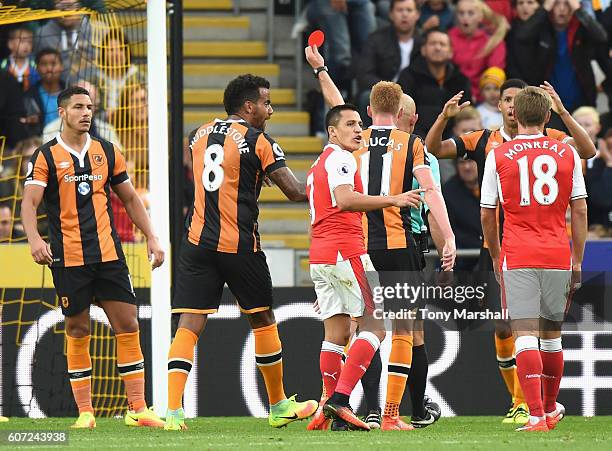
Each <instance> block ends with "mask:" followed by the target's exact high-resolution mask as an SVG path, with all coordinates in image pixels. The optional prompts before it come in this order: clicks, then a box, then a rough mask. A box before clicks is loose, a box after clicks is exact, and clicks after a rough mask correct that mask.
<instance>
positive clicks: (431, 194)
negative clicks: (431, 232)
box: [414, 167, 457, 271]
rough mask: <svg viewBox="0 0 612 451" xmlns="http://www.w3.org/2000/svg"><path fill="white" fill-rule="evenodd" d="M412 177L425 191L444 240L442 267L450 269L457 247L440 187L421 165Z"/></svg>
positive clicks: (428, 171) (429, 171)
mask: <svg viewBox="0 0 612 451" xmlns="http://www.w3.org/2000/svg"><path fill="white" fill-rule="evenodd" d="M414 177H415V178H416V179H417V182H419V186H420V187H421V188H423V189H424V191H425V202H426V203H427V206H428V207H429V211H431V214H432V215H433V217H434V218H435V220H436V225H437V226H438V227H439V229H440V232H441V235H442V238H443V241H444V244H443V246H442V269H443V270H444V271H450V270H451V269H453V266H455V258H456V256H457V248H456V246H455V234H454V233H453V229H452V228H451V225H450V221H449V220H448V212H447V211H446V204H445V203H444V198H443V197H442V193H441V192H440V188H439V187H438V186H437V185H436V184H435V182H434V179H433V175H432V173H431V169H430V168H428V167H421V168H418V169H416V170H415V171H414Z"/></svg>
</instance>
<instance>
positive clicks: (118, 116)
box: [113, 84, 149, 189]
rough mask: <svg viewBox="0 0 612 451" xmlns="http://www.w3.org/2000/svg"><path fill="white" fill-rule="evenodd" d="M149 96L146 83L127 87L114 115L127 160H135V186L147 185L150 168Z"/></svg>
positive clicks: (114, 121)
mask: <svg viewBox="0 0 612 451" xmlns="http://www.w3.org/2000/svg"><path fill="white" fill-rule="evenodd" d="M148 117H149V110H148V97H147V89H146V88H145V87H144V85H141V84H136V85H133V86H128V87H126V88H125V89H124V90H123V92H122V93H121V97H120V100H119V109H118V110H117V112H116V113H115V114H114V115H113V118H114V120H113V123H114V124H115V128H116V129H117V131H118V132H119V139H120V140H121V142H122V143H123V151H124V153H125V157H126V160H129V161H133V162H134V172H135V177H134V181H133V183H134V186H135V187H136V189H138V188H142V187H146V186H147V183H146V171H147V170H148V168H149V160H148V148H149V126H148Z"/></svg>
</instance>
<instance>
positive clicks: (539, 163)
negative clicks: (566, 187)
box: [517, 155, 559, 207]
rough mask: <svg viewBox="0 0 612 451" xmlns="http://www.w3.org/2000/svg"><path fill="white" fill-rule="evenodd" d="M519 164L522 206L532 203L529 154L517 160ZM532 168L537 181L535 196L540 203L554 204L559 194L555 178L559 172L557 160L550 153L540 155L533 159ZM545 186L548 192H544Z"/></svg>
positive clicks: (534, 186) (534, 184)
mask: <svg viewBox="0 0 612 451" xmlns="http://www.w3.org/2000/svg"><path fill="white" fill-rule="evenodd" d="M517 163H518V166H519V184H520V187H521V203H520V206H521V207H526V206H528V205H531V193H530V192H529V167H528V165H529V160H528V159H527V156H524V157H522V158H519V159H518V160H517ZM544 165H546V171H544ZM531 170H532V172H533V176H534V177H535V181H534V182H533V189H532V191H533V197H534V198H535V200H536V201H537V202H538V203H539V204H540V205H550V204H552V203H553V202H554V201H555V200H556V199H557V196H558V195H559V184H558V183H557V180H556V179H555V174H556V173H557V162H556V161H555V159H554V158H553V157H552V156H550V155H538V156H537V157H536V158H534V159H533V163H532V165H531ZM544 186H546V188H547V190H546V191H547V193H546V194H544Z"/></svg>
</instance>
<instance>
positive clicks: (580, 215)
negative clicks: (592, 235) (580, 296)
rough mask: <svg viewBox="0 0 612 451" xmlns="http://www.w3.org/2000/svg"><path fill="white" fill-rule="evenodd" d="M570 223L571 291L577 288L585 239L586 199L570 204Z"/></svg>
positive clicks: (586, 225) (586, 226) (586, 228)
mask: <svg viewBox="0 0 612 451" xmlns="http://www.w3.org/2000/svg"><path fill="white" fill-rule="evenodd" d="M570 211H571V213H570V216H571V222H572V289H577V288H579V286H580V285H579V284H580V279H581V272H582V260H583V258H584V245H585V242H586V237H587V230H588V221H587V204H586V199H584V198H582V199H575V200H572V201H571V202H570Z"/></svg>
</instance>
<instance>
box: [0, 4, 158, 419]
mask: <svg viewBox="0 0 612 451" xmlns="http://www.w3.org/2000/svg"><path fill="white" fill-rule="evenodd" d="M83 3H85V2H83ZM93 3H94V4H95V3H96V2H93ZM97 3H99V5H97V6H99V8H97V10H91V9H83V10H54V11H46V10H30V9H26V8H16V7H1V8H0V26H1V28H2V29H4V30H5V31H6V33H3V34H2V36H4V37H5V40H4V42H0V46H2V47H7V44H8V41H9V40H10V39H13V40H19V39H24V40H27V39H33V53H32V57H31V60H32V61H33V60H34V57H35V52H36V51H40V50H41V49H42V48H44V47H50V48H52V49H54V50H57V51H58V52H60V54H61V57H62V61H63V66H64V67H63V71H62V74H61V85H62V87H63V86H66V85H79V86H83V87H85V88H86V89H88V90H89V91H90V93H91V95H92V100H93V101H94V104H95V113H94V121H93V125H92V130H91V134H92V135H94V136H98V137H100V138H104V139H106V140H109V141H112V142H113V143H115V144H116V145H118V146H119V147H120V148H121V149H122V151H123V153H124V156H125V158H126V162H127V166H128V172H129V173H130V178H131V180H132V183H133V184H134V186H135V187H136V190H137V191H138V193H139V194H140V196H141V198H142V200H143V201H144V203H145V205H147V207H148V201H149V199H148V192H149V185H148V168H149V152H148V116H147V102H148V89H147V64H146V31H147V28H146V27H147V16H146V2H145V1H144V0H115V1H112V0H111V1H105V2H102V1H99V2H97ZM53 22H55V23H62V24H63V25H66V26H65V28H63V29H65V30H74V32H64V31H62V32H61V35H60V36H57V35H53V31H54V30H56V31H55V33H56V34H57V29H58V27H55V28H54V27H53V26H51V25H49V24H51V23H53ZM24 28H27V29H30V30H32V34H30V35H29V34H28V33H27V32H23V33H21V32H14V31H13V30H16V29H24ZM32 86H34V83H33V84H32ZM32 86H23V88H27V89H24V92H23V97H24V98H25V99H26V102H27V99H28V92H27V91H28V90H30V93H31V88H32ZM18 97H20V96H18ZM26 105H27V103H26ZM39 106H40V107H41V109H42V110H43V112H42V113H41V114H39V117H38V121H39V122H37V123H30V122H29V121H33V119H30V116H28V122H26V123H25V125H23V129H22V130H20V133H19V134H18V136H11V135H10V134H9V132H11V133H13V128H7V131H5V130H3V131H5V134H6V136H1V137H0V221H2V222H1V223H2V227H3V229H0V230H4V232H2V233H0V315H1V322H0V340H1V344H0V360H1V366H0V368H1V379H0V381H1V387H2V390H1V392H0V407H1V411H0V413H1V414H2V415H5V416H30V417H43V416H65V415H75V414H76V406H75V404H74V401H73V400H72V394H71V389H70V384H69V380H68V377H67V365H66V358H65V350H66V344H65V335H64V323H63V316H62V315H61V310H60V309H59V302H58V299H57V297H56V294H55V291H54V289H53V284H52V277H51V273H50V271H49V269H48V268H47V267H42V266H38V265H36V264H35V263H34V262H33V261H32V258H31V256H30V252H29V246H28V243H27V240H26V238H25V236H24V234H23V228H22V226H21V222H20V202H21V198H22V193H23V182H24V179H25V174H26V171H27V165H28V161H29V157H30V156H31V154H32V153H33V151H34V149H35V148H36V147H38V146H39V145H40V144H41V143H43V142H46V141H48V140H50V139H52V138H53V137H54V136H55V135H56V134H57V133H58V132H59V131H60V130H61V120H59V119H58V118H54V119H50V120H48V117H47V116H46V115H45V114H44V111H47V107H49V106H50V105H39ZM53 106H56V105H53ZM25 113H26V114H27V113H28V112H27V111H26V112H25ZM51 116H52V115H51ZM5 123H8V124H23V123H24V120H23V118H21V117H10V118H5ZM13 134H14V133H13ZM14 135H16V134H14ZM112 196H113V199H112V206H113V213H114V220H115V226H116V228H117V232H118V234H119V237H120V239H121V241H122V243H123V248H124V252H125V255H126V259H127V263H128V266H129V267H130V273H131V275H132V280H133V284H134V288H135V291H136V295H137V298H138V311H139V317H140V318H139V319H140V330H141V342H142V347H143V352H144V354H145V361H146V362H148V366H147V368H146V371H147V373H148V374H150V359H149V358H148V356H149V355H150V348H151V344H150V341H151V340H150V338H149V337H150V321H149V319H150V317H151V307H150V279H151V274H150V265H149V263H148V261H147V257H146V245H145V243H144V240H143V237H142V236H141V235H140V234H139V232H138V231H137V230H136V229H135V227H134V226H133V224H132V223H131V221H130V219H129V217H128V215H127V213H126V211H125V209H123V207H122V205H121V203H120V202H119V200H118V198H117V197H115V196H114V193H113V194H112ZM38 220H39V228H40V232H41V235H42V236H43V237H45V238H46V236H47V227H46V219H45V213H44V209H43V208H41V210H40V211H39V217H38ZM91 317H92V321H91V336H92V340H91V349H90V352H91V357H92V363H93V380H92V390H93V406H94V409H95V411H96V415H97V416H115V415H119V414H123V413H124V412H125V409H126V408H127V401H126V397H125V392H124V388H123V384H122V381H121V379H120V377H119V375H118V373H117V369H116V348H115V339H114V335H113V333H112V331H111V329H110V327H109V324H108V322H107V319H106V316H105V315H104V312H103V311H102V310H101V309H100V308H98V307H97V306H95V305H94V306H92V308H91ZM148 379H150V378H148ZM150 394H151V387H150V386H147V398H148V399H150Z"/></svg>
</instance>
